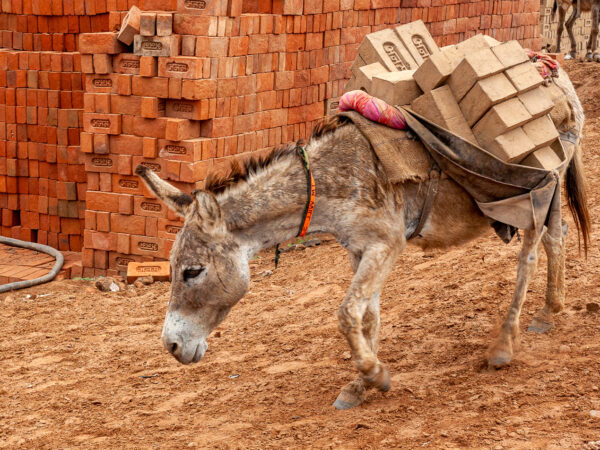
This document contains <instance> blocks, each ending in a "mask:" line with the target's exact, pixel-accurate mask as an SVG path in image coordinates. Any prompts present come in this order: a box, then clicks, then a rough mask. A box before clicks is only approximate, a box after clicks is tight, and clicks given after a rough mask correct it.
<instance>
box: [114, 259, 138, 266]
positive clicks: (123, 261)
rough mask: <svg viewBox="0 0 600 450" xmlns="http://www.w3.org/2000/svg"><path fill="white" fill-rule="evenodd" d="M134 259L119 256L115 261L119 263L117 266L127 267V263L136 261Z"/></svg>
mask: <svg viewBox="0 0 600 450" xmlns="http://www.w3.org/2000/svg"><path fill="white" fill-rule="evenodd" d="M134 261H135V260H134V259H131V258H117V259H116V260H115V262H116V263H117V266H124V267H127V264H129V263H130V262H134Z"/></svg>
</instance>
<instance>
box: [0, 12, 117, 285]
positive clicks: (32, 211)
mask: <svg viewBox="0 0 600 450" xmlns="http://www.w3.org/2000/svg"><path fill="white" fill-rule="evenodd" d="M109 3H110V2H109ZM109 6H112V5H109V4H107V3H106V2H100V1H97V2H89V1H85V0H52V1H35V0H34V1H32V0H12V1H3V2H2V3H1V10H0V30H1V32H0V44H1V46H2V47H3V48H2V49H1V50H0V208H1V219H0V226H1V228H0V231H1V233H2V234H3V235H4V236H10V237H15V238H18V239H23V240H26V241H33V242H39V243H42V244H48V245H51V246H52V247H55V248H58V249H60V250H63V251H77V252H79V251H81V249H82V246H83V230H84V211H85V194H86V174H85V170H84V165H83V158H82V157H81V152H80V148H79V143H80V132H81V128H82V119H83V117H82V115H83V94H84V88H83V84H84V79H83V75H82V73H81V63H80V55H79V53H78V52H77V44H76V37H77V36H78V34H79V33H80V32H94V31H103V30H106V29H107V28H108V21H109V20H108V19H109V14H108V13H107V12H108V9H107V8H108V7H109ZM115 9H118V8H115ZM80 273H81V270H79V272H76V273H75V275H78V274H80Z"/></svg>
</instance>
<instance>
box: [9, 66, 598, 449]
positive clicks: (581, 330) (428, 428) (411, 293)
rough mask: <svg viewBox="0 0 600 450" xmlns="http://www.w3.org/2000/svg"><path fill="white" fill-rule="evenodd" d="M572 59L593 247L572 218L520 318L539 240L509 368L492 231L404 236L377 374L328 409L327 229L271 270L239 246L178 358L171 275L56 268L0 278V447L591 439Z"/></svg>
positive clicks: (590, 323)
mask: <svg viewBox="0 0 600 450" xmlns="http://www.w3.org/2000/svg"><path fill="white" fill-rule="evenodd" d="M569 68H570V72H571V73H572V77H573V79H574V82H575V84H576V86H577V87H578V91H579V92H580V96H581V98H582V101H583V102H584V104H585V108H586V111H587V114H588V121H587V126H586V141H585V158H584V160H585V165H586V168H587V174H588V177H589V179H590V193H591V199H590V200H591V201H590V208H591V213H592V217H593V219H594V226H595V228H594V236H593V246H592V248H591V251H590V254H589V257H588V259H587V260H585V259H584V258H583V257H582V256H580V255H579V254H578V248H577V238H576V235H575V233H574V232H573V231H572V232H571V233H570V236H569V242H568V262H567V274H566V277H567V292H568V298H567V306H566V309H565V311H564V312H562V313H560V314H559V315H558V316H557V318H556V327H555V328H554V329H553V330H551V331H550V332H549V333H548V334H546V335H533V334H531V333H528V332H527V331H526V329H527V326H528V324H529V323H530V321H531V318H532V315H533V314H534V313H535V311H537V309H538V308H540V307H541V306H542V303H543V297H544V289H545V274H546V270H545V257H542V260H541V262H540V269H539V271H538V274H537V277H536V279H535V281H534V282H533V283H532V285H531V287H530V289H529V292H528V301H527V302H526V304H525V307H524V310H523V316H522V321H521V340H520V346H519V348H518V351H517V353H516V357H515V359H514V362H513V364H512V365H511V366H510V367H508V368H506V369H503V370H499V371H489V370H488V369H487V368H486V365H485V355H486V351H487V348H488V346H489V343H490V342H491V339H492V336H493V333H494V330H495V329H497V326H498V324H499V322H500V320H501V319H502V318H503V317H504V316H505V314H506V312H507V309H508V304H509V301H510V298H511V295H512V290H513V286H514V282H515V278H516V255H517V253H518V250H519V243H518V242H516V240H515V242H513V243H511V244H509V245H504V244H503V243H502V242H501V241H500V240H499V239H497V238H495V237H494V236H493V234H492V232H491V231H490V232H489V233H488V235H487V236H485V237H482V238H481V239H478V240H476V241H474V242H472V243H471V244H469V245H467V246H464V247H462V248H456V249H451V250H449V251H436V252H434V253H428V254H424V253H423V252H421V251H420V250H417V249H415V248H410V247H409V248H408V249H407V251H406V252H405V253H404V254H403V255H402V257H401V258H400V261H399V262H398V264H397V266H396V268H395V270H394V272H393V274H392V276H391V277H390V280H389V281H388V283H387V285H386V287H385V289H384V292H383V294H382V330H381V337H382V338H381V345H380V353H379V355H380V359H381V360H382V361H384V362H385V363H387V364H388V368H389V369H390V371H391V374H392V389H391V391H390V392H388V393H385V394H382V393H378V392H371V393H370V394H369V396H368V401H367V402H366V403H365V404H363V405H362V406H360V407H358V408H355V409H353V410H350V411H336V410H334V409H333V407H332V406H331V404H332V402H333V401H334V399H335V398H336V396H337V395H338V393H339V390H340V388H341V387H342V386H344V385H345V384H346V383H347V382H349V381H351V380H352V379H354V378H355V376H356V371H355V369H354V368H353V365H352V362H351V361H350V360H349V352H348V347H347V345H346V342H345V340H344V338H343V337H342V335H341V334H340V333H339V331H338V329H337V317H336V314H337V308H338V305H339V304H340V301H341V299H342V298H343V296H344V292H345V290H346V288H347V287H348V285H349V283H350V279H351V270H350V267H349V263H348V259H347V256H346V254H345V252H344V250H343V249H342V248H341V247H340V246H339V245H337V244H336V243H335V242H334V241H333V240H331V239H327V238H325V239H324V241H323V243H322V245H321V246H319V247H314V248H307V249H306V250H303V251H294V252H289V253H286V254H284V255H283V256H282V261H281V266H280V268H279V269H278V270H277V271H275V272H274V273H273V274H272V275H271V276H265V272H266V271H268V270H272V269H273V265H272V256H273V254H272V252H265V253H264V254H262V255H261V257H260V258H258V259H257V260H256V261H254V262H253V263H252V283H251V287H250V292H249V293H248V295H246V297H245V298H244V299H243V300H242V301H241V302H240V303H239V304H238V306H237V307H236V308H235V309H234V310H233V311H232V312H231V314H230V315H229V317H228V318H227V319H226V320H225V322H224V323H223V324H222V325H221V326H220V327H219V328H218V330H217V332H216V333H213V335H212V336H211V337H210V338H209V349H208V352H207V354H206V356H205V358H204V359H203V360H202V361H201V362H200V363H199V364H197V365H193V366H185V367H184V366H182V365H179V364H178V363H177V362H176V361H175V359H173V358H172V357H171V356H169V355H168V354H167V353H166V352H165V351H164V350H163V349H162V346H161V344H160V340H159V338H160V332H161V327H162V320H163V317H164V312H165V307H166V302H167V300H168V290H169V285H168V283H157V284H154V285H152V286H144V287H139V288H135V287H132V288H130V289H128V290H126V291H123V292H117V293H102V292H99V291H97V290H96V289H95V288H93V285H92V283H90V282H88V281H83V280H80V281H76V280H72V281H71V280H70V281H61V282H55V283H50V284H47V285H44V286H41V287H37V288H33V289H29V290H27V291H20V292H17V293H12V294H9V295H6V294H4V295H2V296H1V297H0V330H1V333H2V337H1V338H0V376H1V379H0V447H6V448H69V447H85V448H103V449H104V448H124V447H125V448H140V447H143V448H154V447H156V448H181V447H199V448H203V447H204V448H205V447H212V448H271V447H287V448H295V447H304V448H307V447H319V448H321V447H324V448H385V447H387V448H390V447H396V448H397V447H402V448H421V447H428V448H459V447H460V448H465V447H467V448H494V449H500V448H511V449H512V448H527V449H531V448H584V447H585V446H587V448H591V446H590V445H589V444H587V443H588V442H589V441H600V418H593V417H592V416H591V415H590V411H591V410H600V313H593V312H589V311H588V310H587V308H586V305H587V304H588V303H598V302H599V298H598V296H599V294H600V285H599V283H598V282H599V280H600V277H599V271H600V249H599V248H598V246H597V245H595V244H596V241H595V238H596V232H597V225H598V220H599V217H600V216H599V210H598V209H599V204H600V203H599V202H600V195H598V194H597V192H598V191H599V189H600V165H599V158H600V151H599V150H598V148H597V146H598V143H599V142H600V140H599V138H600V95H599V94H598V93H599V92H600V90H599V89H598V85H599V84H600V65H598V64H580V63H570V65H569ZM570 222H571V225H572V221H570ZM573 229H574V228H573V227H572V230H573ZM31 294H36V295H38V297H37V298H31V297H30V298H27V295H31ZM40 294H49V295H46V296H41V295H40Z"/></svg>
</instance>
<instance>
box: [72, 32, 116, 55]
mask: <svg viewBox="0 0 600 450" xmlns="http://www.w3.org/2000/svg"><path fill="white" fill-rule="evenodd" d="M126 51H127V47H126V46H125V45H123V43H121V42H119V41H118V40H117V34H116V33H111V32H108V33H82V34H80V35H79V52H80V53H87V54H96V53H108V54H116V53H122V52H126Z"/></svg>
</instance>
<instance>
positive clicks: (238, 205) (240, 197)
mask: <svg viewBox="0 0 600 450" xmlns="http://www.w3.org/2000/svg"><path fill="white" fill-rule="evenodd" d="M312 162H313V161H311V163H312ZM217 201H218V202H219V205H220V206H221V209H222V211H223V215H224V218H225V221H226V223H227V228H228V229H229V230H230V231H231V232H232V233H233V234H234V235H235V236H236V237H237V238H238V240H239V241H240V243H241V244H242V245H244V246H246V247H247V248H248V251H249V253H250V254H255V253H256V252H259V251H260V250H262V249H264V248H268V247H271V246H273V245H275V244H277V243H278V242H283V241H285V240H288V239H291V238H293V237H294V236H296V235H297V234H298V230H299V228H300V224H301V222H302V221H303V220H304V217H303V212H304V209H305V207H306V201H307V177H306V172H305V169H304V167H303V166H302V161H301V159H300V157H299V156H298V155H297V154H296V153H294V152H292V153H290V154H286V155H284V156H281V157H280V158H278V159H277V160H275V161H273V162H272V163H270V164H269V165H268V166H266V167H264V168H261V169H258V171H257V173H255V174H253V175H251V176H250V177H249V178H248V179H247V180H246V181H242V182H239V183H238V184H236V185H234V186H232V187H230V188H229V189H227V190H226V191H225V192H223V193H221V194H219V195H218V196H217ZM322 227H323V224H319V223H317V221H315V220H314V219H313V221H312V222H311V227H310V229H311V231H317V229H319V231H323V230H322Z"/></svg>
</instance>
